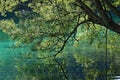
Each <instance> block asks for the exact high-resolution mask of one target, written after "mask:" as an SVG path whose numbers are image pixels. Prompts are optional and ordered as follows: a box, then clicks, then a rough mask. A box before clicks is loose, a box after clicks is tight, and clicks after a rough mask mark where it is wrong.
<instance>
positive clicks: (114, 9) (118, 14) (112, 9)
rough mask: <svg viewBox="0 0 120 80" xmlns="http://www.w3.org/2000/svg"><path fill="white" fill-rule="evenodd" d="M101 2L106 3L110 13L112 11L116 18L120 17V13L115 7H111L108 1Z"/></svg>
mask: <svg viewBox="0 0 120 80" xmlns="http://www.w3.org/2000/svg"><path fill="white" fill-rule="evenodd" d="M102 1H103V2H105V3H106V5H107V6H108V7H109V8H110V9H111V11H113V12H114V13H115V14H116V15H117V16H118V17H120V11H119V10H118V9H117V8H116V7H115V6H113V5H112V4H111V3H110V1H109V0H102Z"/></svg>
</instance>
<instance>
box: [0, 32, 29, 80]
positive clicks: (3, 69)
mask: <svg viewBox="0 0 120 80" xmlns="http://www.w3.org/2000/svg"><path fill="white" fill-rule="evenodd" d="M14 44H15V41H12V40H10V39H9V37H8V36H7V35H6V34H4V33H2V32H0V80H16V79H15V76H16V74H17V70H16V68H15V65H16V64H17V63H16V61H15V58H17V57H18V56H19V55H20V53H23V52H27V51H28V50H26V49H27V48H22V47H20V48H14V47H13V46H14Z"/></svg>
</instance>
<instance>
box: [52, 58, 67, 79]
mask: <svg viewBox="0 0 120 80" xmlns="http://www.w3.org/2000/svg"><path fill="white" fill-rule="evenodd" d="M54 60H55V62H56V63H57V64H58V66H59V67H60V69H61V70H62V72H63V74H64V77H65V78H66V80H69V78H68V76H67V74H66V71H65V69H64V68H63V66H62V64H61V63H59V62H58V61H57V60H56V57H54Z"/></svg>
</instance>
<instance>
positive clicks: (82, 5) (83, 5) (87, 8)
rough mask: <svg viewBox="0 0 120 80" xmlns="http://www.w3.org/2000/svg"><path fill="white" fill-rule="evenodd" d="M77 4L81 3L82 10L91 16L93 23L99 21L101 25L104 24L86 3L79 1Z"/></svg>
mask: <svg viewBox="0 0 120 80" xmlns="http://www.w3.org/2000/svg"><path fill="white" fill-rule="evenodd" d="M77 2H78V3H79V5H80V8H81V9H82V10H83V11H84V12H85V13H86V14H87V15H88V16H89V18H90V19H91V20H92V21H97V22H98V23H99V24H104V22H103V21H102V20H101V18H100V17H99V16H98V15H97V14H96V13H94V12H93V11H92V10H91V9H90V8H89V7H88V6H87V5H86V4H85V3H84V2H82V1H81V0H77Z"/></svg>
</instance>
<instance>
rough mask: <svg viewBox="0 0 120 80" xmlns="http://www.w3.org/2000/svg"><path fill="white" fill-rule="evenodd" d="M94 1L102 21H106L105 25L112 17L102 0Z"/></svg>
mask: <svg viewBox="0 0 120 80" xmlns="http://www.w3.org/2000/svg"><path fill="white" fill-rule="evenodd" d="M94 2H95V6H96V9H97V11H98V12H99V14H100V17H101V19H102V21H103V22H104V24H105V25H108V24H109V22H110V20H111V19H109V17H108V15H107V13H106V11H105V10H104V9H103V6H102V4H101V2H100V0H94Z"/></svg>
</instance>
